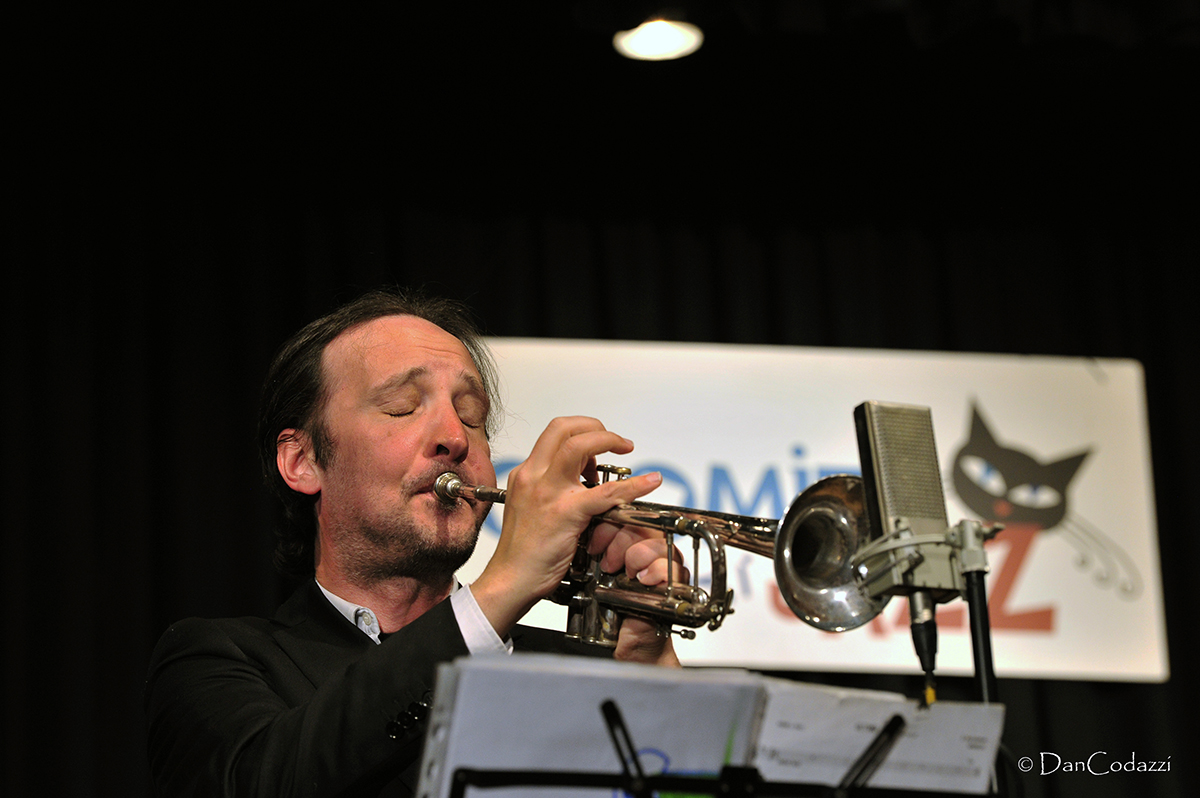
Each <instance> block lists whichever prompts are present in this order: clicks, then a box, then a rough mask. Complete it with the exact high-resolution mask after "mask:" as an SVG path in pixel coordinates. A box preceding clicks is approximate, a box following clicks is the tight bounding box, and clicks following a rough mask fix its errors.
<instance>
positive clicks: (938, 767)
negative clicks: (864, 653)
mask: <svg viewBox="0 0 1200 798" xmlns="http://www.w3.org/2000/svg"><path fill="white" fill-rule="evenodd" d="M764 687H765V688H766V690H767V696H768V697H767V703H766V710H765V712H764V713H763V717H762V726H761V728H760V730H759V741H758V750H757V752H756V756H755V765H756V766H757V767H758V769H759V772H760V773H761V774H762V777H763V779H765V780H767V781H780V782H803V783H809V784H822V785H827V786H835V785H837V784H838V783H839V782H840V781H841V779H842V777H843V776H844V775H845V773H846V771H847V770H848V769H849V768H850V766H851V765H852V764H853V763H854V761H855V760H856V759H857V758H858V757H859V755H860V754H861V753H862V752H863V751H864V750H865V749H866V747H867V746H868V745H869V744H870V742H871V741H872V739H874V737H875V735H876V734H877V733H878V732H879V730H880V729H882V728H883V726H884V724H886V723H887V722H888V720H889V719H890V718H891V717H892V716H893V715H897V714H898V715H900V716H901V717H903V718H904V721H905V729H904V732H903V734H902V735H901V737H900V739H899V740H897V742H896V744H895V746H894V747H893V748H892V750H891V752H890V753H889V754H888V756H887V758H886V759H885V760H884V762H883V764H882V765H881V766H880V768H879V769H878V770H877V771H876V772H875V774H874V776H873V777H872V778H871V780H870V781H869V782H868V783H867V784H868V786H870V787H879V788H890V789H910V790H933V791H943V792H947V791H949V792H967V793H982V792H986V791H987V788H988V782H989V779H990V778H991V771H992V763H993V762H995V759H996V752H997V749H998V747H999V744H1000V736H1001V734H1002V732H1003V730H1004V707H1003V706H1001V705H999V704H988V705H983V704H974V703H961V702H956V701H938V702H937V703H935V704H934V705H933V706H931V707H928V708H919V707H918V705H917V702H915V701H910V700H907V699H905V698H904V697H903V696H901V695H898V694H894V693H885V692H878V691H869V690H845V689H838V688H833V687H824V686H819V685H810V684H803V683H799V682H788V681H784V680H779V679H765V680H764Z"/></svg>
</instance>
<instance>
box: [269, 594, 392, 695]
mask: <svg viewBox="0 0 1200 798" xmlns="http://www.w3.org/2000/svg"><path fill="white" fill-rule="evenodd" d="M273 620H274V622H275V625H276V631H275V632H274V636H275V640H276V642H278V643H279V647H280V648H282V649H283V650H284V652H285V653H286V654H287V655H288V657H289V658H290V659H291V660H292V662H293V663H294V664H295V665H296V667H297V668H298V669H299V670H300V671H301V673H303V674H304V676H305V678H307V679H308V680H309V682H311V683H312V685H313V688H314V689H315V688H316V687H317V686H318V685H320V684H322V683H323V682H325V681H326V680H328V679H329V678H330V677H331V676H333V675H335V674H337V673H339V672H341V671H342V670H344V669H345V668H347V667H349V666H350V664H351V663H353V662H354V661H355V660H357V659H358V658H359V657H361V656H362V653H363V651H366V650H369V649H370V647H371V646H374V645H375V643H374V642H372V641H371V638H369V637H367V636H366V635H365V634H363V633H362V632H361V631H360V630H359V629H358V627H356V626H355V625H354V624H352V623H350V621H348V620H346V617H345V616H344V615H342V614H341V613H340V612H338V611H337V609H336V608H335V607H334V606H333V605H332V604H330V603H329V601H328V600H327V599H326V598H325V596H324V595H322V593H321V589H320V588H319V587H317V583H316V580H313V579H310V580H309V581H308V582H307V583H305V584H304V585H302V586H301V587H300V588H299V589H298V590H297V591H296V592H295V593H293V594H292V596H291V598H289V599H288V600H287V601H286V602H285V603H284V604H283V606H281V607H280V608H279V611H278V612H277V613H275V618H274V619H273Z"/></svg>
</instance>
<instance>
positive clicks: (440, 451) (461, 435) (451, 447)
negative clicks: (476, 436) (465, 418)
mask: <svg viewBox="0 0 1200 798" xmlns="http://www.w3.org/2000/svg"><path fill="white" fill-rule="evenodd" d="M429 445H430V448H431V454H432V456H434V457H448V458H449V459H451V460H453V461H455V462H459V461H461V460H463V459H464V458H466V456H467V452H468V451H469V450H470V440H469V439H468V437H467V428H466V426H465V425H464V424H463V422H462V419H461V418H459V417H458V411H456V410H455V409H454V406H453V405H446V406H444V407H439V408H438V410H437V412H436V413H435V415H434V424H433V428H432V430H431V431H430V438H429Z"/></svg>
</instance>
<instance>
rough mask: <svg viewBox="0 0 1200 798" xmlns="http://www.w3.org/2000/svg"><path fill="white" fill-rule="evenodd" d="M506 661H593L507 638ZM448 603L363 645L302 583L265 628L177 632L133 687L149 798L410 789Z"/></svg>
mask: <svg viewBox="0 0 1200 798" xmlns="http://www.w3.org/2000/svg"><path fill="white" fill-rule="evenodd" d="M512 640H513V646H514V650H516V651H543V652H559V653H572V654H586V655H592V656H596V655H601V656H603V655H606V654H607V652H605V651H604V650H603V649H600V650H597V649H596V648H595V647H592V646H583V645H581V644H576V643H574V642H572V641H569V640H567V639H566V638H564V637H563V635H562V634H560V633H558V632H551V631H548V630H544V629H535V628H532V627H518V628H517V629H516V630H514V631H513V634H512ZM468 653H469V652H468V651H467V646H466V643H464V642H463V637H462V633H461V632H460V631H459V627H458V623H457V621H456V620H455V617H454V612H453V609H452V608H451V605H450V602H449V601H448V600H447V601H443V602H442V603H441V604H439V605H438V606H436V607H434V608H433V609H432V610H430V611H429V612H427V613H425V615H423V616H421V617H420V618H418V619H417V620H416V621H414V622H412V623H411V624H409V625H408V626H406V627H404V628H403V629H401V630H400V631H398V632H396V633H395V634H393V635H392V636H390V637H389V638H388V639H387V640H386V641H384V642H383V644H382V645H376V644H375V643H373V642H372V641H371V640H370V638H368V637H367V636H366V635H364V634H363V633H362V632H361V631H359V629H358V628H357V627H355V625H354V624H352V623H350V621H348V620H347V619H346V617H345V616H343V615H342V614H341V613H339V612H338V611H337V609H336V608H334V607H333V606H332V605H331V604H330V603H329V601H328V600H327V599H326V598H325V597H324V595H322V594H321V591H320V588H318V587H317V584H316V582H315V581H310V582H308V583H307V584H305V585H304V586H302V587H301V588H300V589H299V590H297V591H296V593H295V594H293V595H292V597H291V598H290V599H289V600H288V601H287V602H286V603H285V604H284V605H283V606H282V607H281V608H280V609H279V612H278V613H277V614H276V615H275V617H274V618H272V619H271V620H266V619H262V618H226V619H219V620H206V619H199V618H191V619H188V620H185V621H181V622H179V623H177V624H175V625H174V626H172V627H171V628H170V629H168V630H167V632H166V633H165V634H164V635H163V637H162V639H161V640H160V641H159V643H158V646H157V647H156V648H155V650H154V654H153V657H152V659H151V664H150V671H149V675H148V678H147V682H146V719H147V724H148V728H147V731H148V739H149V757H150V769H151V773H152V777H153V783H154V787H155V790H156V792H157V794H159V795H161V796H189V795H195V796H271V798H281V797H282V796H325V795H329V796H334V795H337V796H352V795H353V796H359V795H362V796H368V795H369V796H376V795H407V794H410V793H411V792H412V791H413V790H415V788H416V766H417V764H418V762H419V758H420V750H421V741H422V738H423V735H424V724H423V723H422V722H421V720H422V719H423V718H424V710H425V708H426V707H427V706H428V704H429V703H430V702H431V700H432V695H433V686H434V673H435V670H436V668H437V665H438V664H439V663H442V662H448V661H450V660H452V659H454V658H455V657H459V656H465V655H467V654H468Z"/></svg>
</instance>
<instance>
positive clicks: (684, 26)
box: [613, 18, 704, 61]
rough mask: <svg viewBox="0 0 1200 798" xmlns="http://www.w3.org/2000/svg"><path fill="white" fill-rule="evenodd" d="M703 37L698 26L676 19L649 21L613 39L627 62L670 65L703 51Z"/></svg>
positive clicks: (624, 31) (618, 34)
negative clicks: (630, 60) (701, 49)
mask: <svg viewBox="0 0 1200 798" xmlns="http://www.w3.org/2000/svg"><path fill="white" fill-rule="evenodd" d="M703 43H704V33H703V31H701V30H700V29H699V28H697V27H696V26H695V25H692V24H691V23H688V22H680V21H678V20H673V19H662V18H654V19H648V20H646V21H645V22H643V23H642V24H641V25H638V26H637V27H636V28H634V29H633V30H623V31H619V32H618V33H617V34H615V35H614V36H613V47H615V48H616V50H617V52H618V53H620V54H621V55H623V56H625V57H626V58H634V59H637V60H639V61H669V60H671V59H673V58H683V57H684V56H685V55H691V54H692V53H694V52H696V51H697V50H699V49H700V45H701V44H703Z"/></svg>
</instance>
